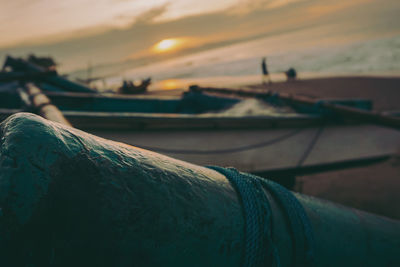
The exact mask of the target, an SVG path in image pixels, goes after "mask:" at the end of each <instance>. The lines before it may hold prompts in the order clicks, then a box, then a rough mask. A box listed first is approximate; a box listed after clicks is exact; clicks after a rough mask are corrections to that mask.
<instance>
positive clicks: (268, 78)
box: [261, 57, 272, 84]
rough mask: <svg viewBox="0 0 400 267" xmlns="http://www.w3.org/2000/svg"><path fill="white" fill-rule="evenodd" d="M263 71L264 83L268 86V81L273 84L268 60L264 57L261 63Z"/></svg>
mask: <svg viewBox="0 0 400 267" xmlns="http://www.w3.org/2000/svg"><path fill="white" fill-rule="evenodd" d="M261 69H262V74H263V75H262V83H263V84H266V81H267V80H268V83H269V84H271V83H272V81H271V77H270V76H269V72H268V68H267V58H266V57H263V59H262V61H261Z"/></svg>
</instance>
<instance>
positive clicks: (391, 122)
mask: <svg viewBox="0 0 400 267" xmlns="http://www.w3.org/2000/svg"><path fill="white" fill-rule="evenodd" d="M190 90H191V91H195V92H211V93H221V94H234V95H238V96H243V97H260V98H266V97H269V96H272V95H274V93H273V92H271V91H267V92H265V91H256V90H245V89H231V88H213V87H199V86H191V87H190ZM276 95H277V96H278V97H279V98H280V99H282V100H284V101H286V102H288V103H290V104H302V105H308V106H314V105H318V107H319V108H322V109H325V110H328V111H332V112H334V113H336V114H339V115H342V116H345V117H347V118H351V119H354V120H357V121H364V122H369V123H374V124H378V125H382V126H387V127H391V128H395V129H400V118H397V117H393V116H388V115H385V114H382V113H380V112H376V111H365V110H360V109H357V108H351V107H347V106H344V105H340V104H333V103H329V102H327V101H320V100H315V99H312V98H309V97H305V96H296V95H292V94H288V93H279V94H276Z"/></svg>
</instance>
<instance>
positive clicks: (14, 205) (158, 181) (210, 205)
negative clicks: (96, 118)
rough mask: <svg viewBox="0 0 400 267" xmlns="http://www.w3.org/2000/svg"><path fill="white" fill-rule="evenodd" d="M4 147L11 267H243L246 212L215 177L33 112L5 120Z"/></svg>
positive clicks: (0, 237)
mask: <svg viewBox="0 0 400 267" xmlns="http://www.w3.org/2000/svg"><path fill="white" fill-rule="evenodd" d="M0 145H1V147H0V170H1V173H0V208H1V217H0V258H1V259H2V262H3V263H8V264H11V265H7V264H6V265H5V266H77V261H79V264H78V265H79V266H172V265H174V266H187V263H188V262H190V263H191V266H222V265H225V264H227V266H235V264H238V263H239V262H240V258H241V251H242V248H241V246H242V244H241V242H242V228H243V221H242V219H241V210H240V206H239V205H238V204H237V199H236V194H235V192H234V191H233V189H232V188H231V186H230V185H229V184H228V182H227V181H226V179H225V178H224V177H223V176H221V175H220V174H218V173H216V172H214V171H211V170H208V169H204V168H201V167H198V166H194V165H190V164H187V163H183V162H180V161H177V160H173V159H171V158H167V157H164V156H162V155H159V154H155V153H151V152H148V151H145V152H144V151H142V150H139V149H135V148H132V147H130V146H126V145H123V144H120V143H115V142H111V141H107V140H103V139H99V138H97V137H95V136H91V135H89V134H86V133H84V132H81V131H78V130H75V129H72V128H69V127H65V126H61V125H59V124H56V123H52V122H49V121H46V120H44V119H42V118H40V117H38V116H35V115H31V114H21V113H20V114H17V115H13V116H11V117H10V118H9V119H7V120H6V121H4V122H3V123H2V124H1V144H0ZM171 184H173V186H170V185H171ZM235 203H236V204H235ZM189 207H190V208H189ZM221 215H222V216H221ZM3 263H2V265H3Z"/></svg>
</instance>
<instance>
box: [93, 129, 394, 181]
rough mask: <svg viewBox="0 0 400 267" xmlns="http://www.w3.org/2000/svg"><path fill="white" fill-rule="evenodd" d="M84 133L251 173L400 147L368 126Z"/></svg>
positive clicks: (336, 160) (386, 134) (385, 131)
mask: <svg viewBox="0 0 400 267" xmlns="http://www.w3.org/2000/svg"><path fill="white" fill-rule="evenodd" d="M85 131H87V132H89V133H92V134H94V135H97V136H100V137H103V138H106V139H111V140H115V141H119V142H122V143H126V144H130V145H133V146H137V147H140V148H144V149H148V150H152V151H156V152H159V153H162V154H165V155H168V156H171V157H174V158H178V159H181V160H184V161H188V162H191V163H195V164H199V165H219V166H234V167H235V168H238V169H239V170H241V171H246V172H252V173H262V172H265V171H274V170H275V171H278V170H284V169H299V168H313V167H316V166H321V165H330V164H341V163H345V162H349V161H356V160H368V159H373V158H381V157H386V156H389V155H392V154H395V153H397V152H398V151H399V149H400V132H399V131H396V130H393V129H389V128H384V127H379V126H375V125H368V124H363V125H330V126H317V127H315V126H314V127H307V128H277V129H224V130H223V129H214V130H213V129H201V130H195V131H194V130H142V131H138V130H129V129H126V130H118V131H115V130H110V129H85Z"/></svg>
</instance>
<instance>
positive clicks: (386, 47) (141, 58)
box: [0, 0, 400, 89]
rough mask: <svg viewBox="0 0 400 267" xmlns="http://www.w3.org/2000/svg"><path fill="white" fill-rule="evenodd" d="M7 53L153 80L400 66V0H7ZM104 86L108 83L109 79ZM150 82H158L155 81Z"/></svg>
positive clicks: (1, 0) (3, 45)
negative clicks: (262, 64)
mask: <svg viewBox="0 0 400 267" xmlns="http://www.w3.org/2000/svg"><path fill="white" fill-rule="evenodd" d="M0 5H1V9H0V36H1V37H2V38H1V39H0V61H3V60H4V58H5V56H6V55H7V54H12V55H14V56H26V55H27V54H29V53H34V54H36V55H39V56H51V57H53V58H55V59H56V61H57V62H58V63H59V65H58V70H59V72H61V73H63V74H69V75H70V77H72V78H81V79H87V78H93V77H101V78H102V79H103V82H102V83H101V84H102V85H104V82H106V86H107V87H115V86H116V84H120V83H121V80H122V79H133V80H137V79H144V78H147V77H152V79H153V84H152V87H151V88H164V89H172V88H179V87H182V86H186V85H187V84H190V83H198V82H203V83H204V82H206V83H213V84H228V85H230V84H249V83H254V82H259V81H260V74H261V69H260V60H261V58H262V57H267V60H268V68H269V71H270V72H271V73H272V78H273V79H274V80H282V79H284V75H283V74H282V72H283V71H285V70H287V69H288V68H289V67H293V68H295V69H296V70H299V71H300V73H299V76H300V78H301V77H305V78H308V77H319V76H329V75H342V76H343V75H354V74H358V75H371V74H373V75H398V74H400V64H399V59H400V35H399V33H400V27H399V26H400V20H399V19H398V14H400V4H399V2H398V0H383V1H382V0H353V1H347V0H219V1H214V0H204V1H196V0H175V1H168V0H151V1H148V0H146V1H145V0H143V1H142V0H134V1H130V0H71V1H68V2H63V1H53V0H14V1H8V0H0ZM102 85H99V87H101V86H102ZM151 88H150V89H151Z"/></svg>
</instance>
